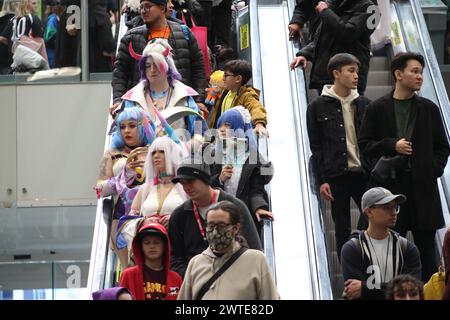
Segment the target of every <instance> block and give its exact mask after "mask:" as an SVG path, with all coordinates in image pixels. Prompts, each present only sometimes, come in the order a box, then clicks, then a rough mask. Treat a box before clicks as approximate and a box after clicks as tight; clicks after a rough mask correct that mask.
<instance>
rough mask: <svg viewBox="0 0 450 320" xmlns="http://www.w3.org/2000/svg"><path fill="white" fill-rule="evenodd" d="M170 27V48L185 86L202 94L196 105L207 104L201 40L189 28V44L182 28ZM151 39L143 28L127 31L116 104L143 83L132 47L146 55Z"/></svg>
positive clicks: (116, 81)
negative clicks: (131, 50)
mask: <svg viewBox="0 0 450 320" xmlns="http://www.w3.org/2000/svg"><path fill="white" fill-rule="evenodd" d="M167 23H168V25H169V27H170V37H169V44H170V46H171V47H172V48H173V59H174V62H175V66H176V67H177V69H178V72H179V73H180V74H181V76H182V77H183V79H182V82H183V83H184V84H186V85H188V86H191V87H192V88H193V89H194V90H195V91H197V92H198V94H199V95H198V96H196V97H194V99H195V101H197V102H203V101H204V100H205V99H204V94H205V88H206V86H207V82H206V76H205V67H204V64H203V55H202V52H201V51H200V48H199V47H198V43H197V40H196V39H195V36H194V34H193V33H192V31H191V30H190V29H189V28H187V27H185V28H186V30H187V32H188V36H187V38H188V39H189V40H187V39H186V36H185V33H184V32H183V29H182V27H181V25H180V24H178V23H176V22H172V21H169V20H168V21H167ZM147 35H148V28H147V26H146V25H142V26H140V27H137V28H134V29H131V30H129V31H127V33H126V34H125V35H124V36H123V37H122V39H121V41H120V46H119V51H118V52H117V56H116V63H115V68H114V71H113V79H112V83H111V84H112V87H113V99H114V102H119V101H121V97H122V95H124V94H125V93H126V92H127V91H128V90H129V89H131V88H132V87H133V86H135V85H136V84H137V83H138V82H139V77H140V75H139V66H138V62H137V61H136V60H135V59H134V58H133V57H131V55H130V52H129V50H128V49H129V44H130V43H131V44H132V47H133V50H134V51H135V52H136V53H137V54H142V52H143V51H144V48H145V46H146V45H147Z"/></svg>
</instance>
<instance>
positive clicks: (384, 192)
mask: <svg viewBox="0 0 450 320" xmlns="http://www.w3.org/2000/svg"><path fill="white" fill-rule="evenodd" d="M394 200H395V202H396V203H403V202H405V201H406V197H405V196H404V195H403V194H392V192H390V191H389V190H388V189H385V188H382V187H376V188H372V189H369V190H367V191H366V192H365V193H364V194H363V196H362V199H361V208H362V209H363V210H364V209H366V208H370V207H371V206H373V205H375V204H386V203H389V202H391V201H394Z"/></svg>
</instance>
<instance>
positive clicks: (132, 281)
mask: <svg viewBox="0 0 450 320" xmlns="http://www.w3.org/2000/svg"><path fill="white" fill-rule="evenodd" d="M146 229H157V230H158V231H160V232H161V233H163V234H164V235H165V241H166V251H165V253H164V256H163V257H164V258H165V270H166V300H176V299H177V297H178V292H179V290H180V287H181V283H182V282H183V280H182V279H181V277H180V275H179V274H178V273H176V272H175V271H172V270H170V241H169V238H168V235H167V231H166V229H165V228H164V227H163V226H162V225H161V224H159V223H148V224H144V225H143V226H142V227H141V229H140V230H139V232H138V234H139V233H141V232H142V231H144V230H146ZM137 240H138V237H134V239H133V253H134V258H135V261H136V266H134V267H130V268H127V269H125V270H124V271H123V273H122V275H121V277H120V284H119V286H121V287H125V288H128V289H129V290H130V292H131V294H132V296H133V298H134V299H135V300H145V294H144V276H143V266H144V261H145V260H144V259H143V257H142V248H141V243H138V241H137ZM141 241H142V238H141ZM141 241H139V242H141Z"/></svg>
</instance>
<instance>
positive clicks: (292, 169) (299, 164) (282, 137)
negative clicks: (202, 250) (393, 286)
mask: <svg viewBox="0 0 450 320" xmlns="http://www.w3.org/2000/svg"><path fill="white" fill-rule="evenodd" d="M293 3H294V1H287V2H284V1H283V2H281V1H270V0H261V1H250V4H249V15H250V22H249V23H250V39H251V54H250V58H251V62H252V65H253V84H254V86H255V87H257V88H260V89H261V91H262V97H261V100H262V101H263V103H264V105H265V107H266V110H267V114H268V119H269V123H268V130H269V134H270V139H269V140H268V154H269V159H270V160H271V161H272V162H273V163H274V167H275V174H274V177H273V179H272V181H271V183H270V188H271V205H272V211H273V212H274V216H275V222H274V223H273V247H274V253H275V254H274V270H275V275H276V280H277V287H278V291H279V293H280V296H281V298H282V299H306V300H311V299H315V300H326V299H332V294H331V287H330V280H329V275H328V265H327V257H326V249H325V242H324V234H323V231H322V227H321V225H322V223H321V218H320V214H319V213H320V211H319V203H318V200H317V197H316V196H315V195H314V194H313V192H312V187H311V185H310V183H309V181H310V172H309V171H308V159H309V156H310V150H309V142H308V135H307V129H306V117H305V111H306V106H307V99H306V94H307V92H306V86H305V84H306V82H305V76H304V73H303V71H302V70H299V69H297V70H295V71H290V69H289V63H290V61H291V60H292V59H293V57H294V55H295V52H296V51H297V49H296V48H294V47H293V46H292V45H291V43H290V42H289V40H288V33H287V25H288V23H289V20H290V17H291V14H292V10H293V8H294V4H293ZM244 26H245V25H244ZM243 29H244V30H245V28H243ZM238 30H240V28H239V27H238ZM238 43H240V44H241V45H242V43H245V41H238ZM241 47H242V46H241ZM293 275H295V276H293Z"/></svg>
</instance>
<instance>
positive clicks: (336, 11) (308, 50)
mask: <svg viewBox="0 0 450 320" xmlns="http://www.w3.org/2000/svg"><path fill="white" fill-rule="evenodd" d="M377 8H378V7H376V6H375V5H374V3H373V1H372V0H333V1H332V2H331V4H330V5H328V3H327V2H324V1H320V2H319V4H318V5H317V7H316V8H315V10H316V12H317V13H318V16H319V18H320V21H321V22H320V25H319V26H318V27H317V31H316V33H315V35H314V41H312V42H310V43H309V44H308V45H307V46H306V47H304V48H302V49H301V50H300V51H299V52H297V57H296V58H294V60H292V62H291V68H292V69H294V68H296V67H298V66H302V67H305V66H306V62H307V61H312V62H313V65H312V69H311V76H310V84H309V87H310V88H311V89H319V90H320V89H322V87H323V85H325V84H330V83H332V82H333V81H332V79H331V78H330V76H329V75H328V73H327V64H328V60H329V59H330V58H331V57H332V56H333V55H335V54H336V53H340V52H347V53H350V54H353V55H354V56H356V57H357V58H358V60H359V61H360V63H361V67H360V70H359V74H358V75H359V82H358V92H359V94H361V95H363V94H364V91H365V90H366V85H367V75H368V73H369V62H370V35H371V34H372V33H373V32H374V31H375V28H376V26H377V25H376V23H374V22H377V21H378V20H377V14H379V11H377V10H376V9H377Z"/></svg>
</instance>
